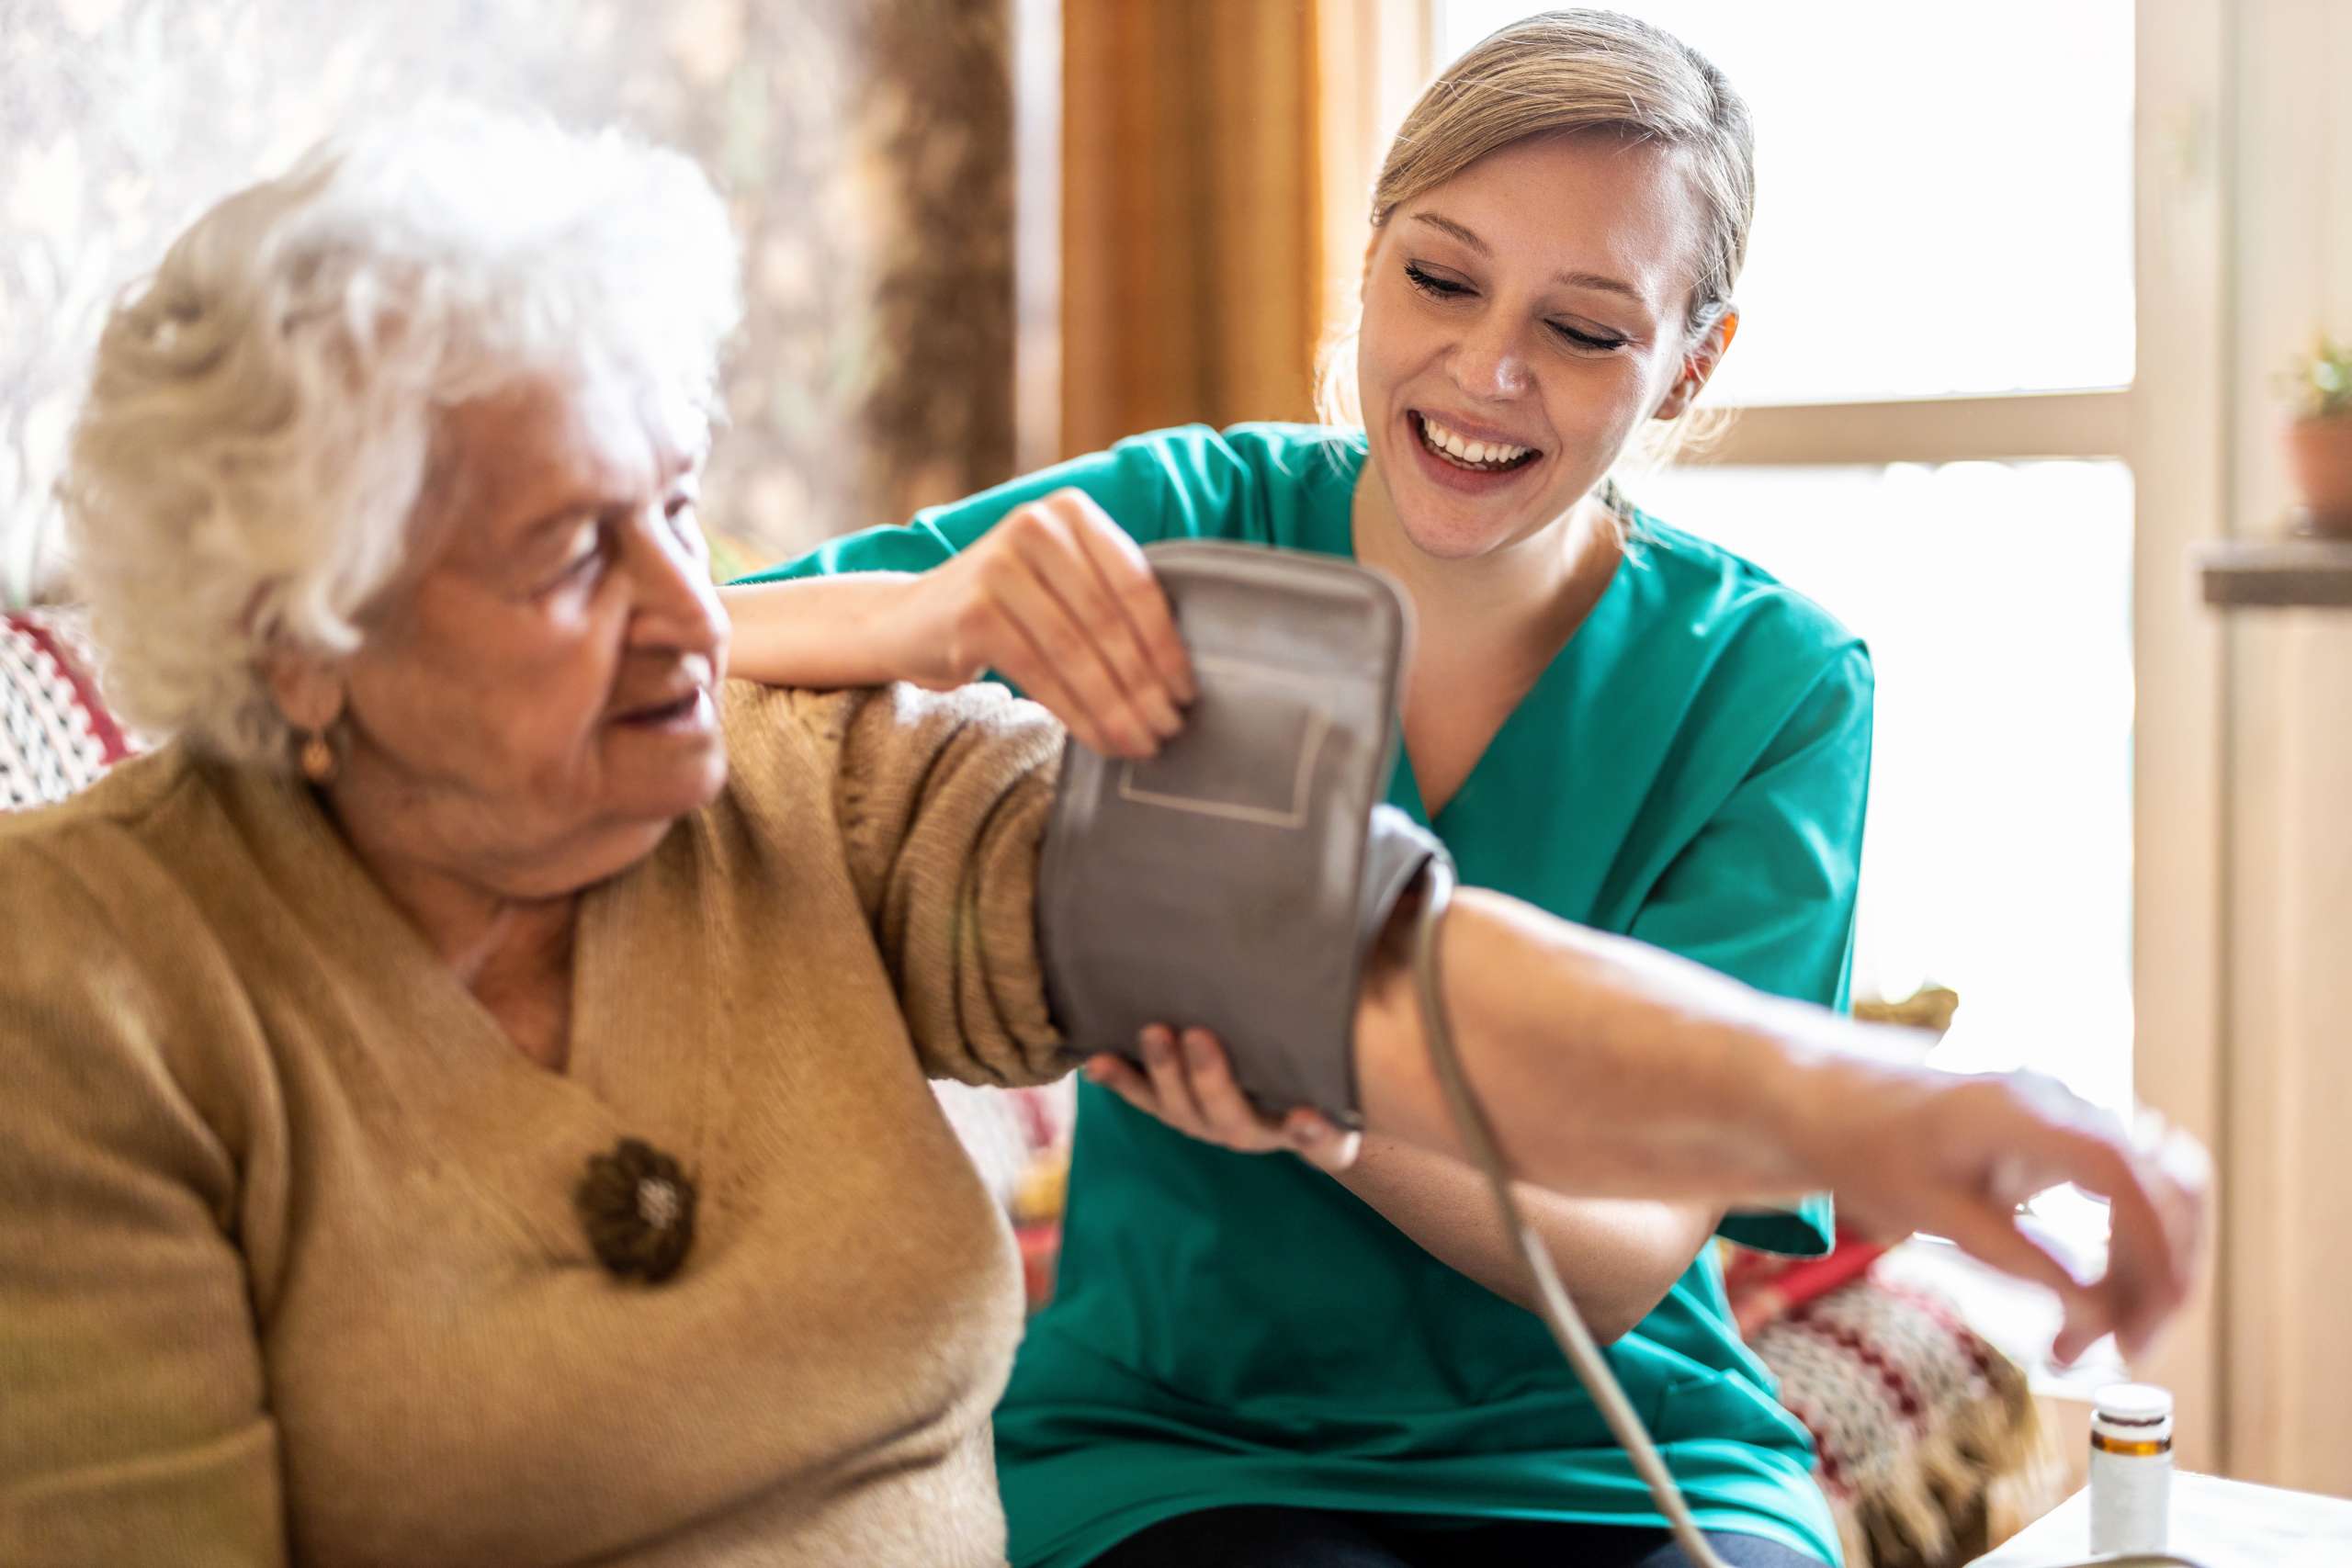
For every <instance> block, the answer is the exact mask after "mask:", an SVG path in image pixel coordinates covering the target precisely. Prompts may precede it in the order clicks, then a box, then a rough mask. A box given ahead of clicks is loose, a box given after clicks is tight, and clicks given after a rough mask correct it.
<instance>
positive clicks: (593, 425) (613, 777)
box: [339, 378, 727, 894]
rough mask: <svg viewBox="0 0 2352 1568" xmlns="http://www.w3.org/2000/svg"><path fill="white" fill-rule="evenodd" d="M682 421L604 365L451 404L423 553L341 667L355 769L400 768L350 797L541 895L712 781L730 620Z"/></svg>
mask: <svg viewBox="0 0 2352 1568" xmlns="http://www.w3.org/2000/svg"><path fill="white" fill-rule="evenodd" d="M685 424H686V422H684V421H678V420H664V419H662V418H661V417H659V413H658V411H657V410H656V409H655V408H654V407H653V406H652V405H650V404H649V403H648V402H646V401H645V400H641V399H640V398H639V397H637V396H636V395H634V390H633V389H631V388H630V387H628V385H626V384H625V383H622V382H620V381H617V380H615V379H613V378H605V379H604V380H601V381H592V382H585V383H582V382H571V383H563V382H557V381H551V380H537V381H532V382H528V383H525V384H523V385H521V386H519V387H517V388H515V389H512V390H510V391H507V392H504V393H502V394H500V395H498V396H496V397H492V398H489V399H485V400H481V401H480V402H476V403H472V404H469V405H466V406H464V407H462V408H460V409H458V410H457V411H455V412H454V413H453V415H452V423H451V425H450V428H449V432H448V434H449V441H448V443H447V461H446V462H445V463H444V464H443V465H442V471H443V472H444V473H445V474H447V475H448V476H449V483H448V485H447V492H446V493H445V494H444V495H443V496H442V497H441V498H440V499H439V500H438V502H434V503H429V504H431V505H434V506H435V507H436V508H437V515H435V513H428V516H427V520H426V521H427V526H426V528H425V530H424V547H425V549H426V550H427V551H428V552H429V554H428V556H427V558H426V563H425V565H424V569H423V570H422V572H421V574H420V575H419V576H418V577H417V578H416V579H415V581H413V585H412V586H410V587H408V588H407V589H406V590H405V591H403V592H399V593H396V594H395V595H394V597H393V599H392V601H391V602H390V604H389V605H388V606H387V609H386V612H385V614H384V616H383V618H382V620H381V622H380V624H379V626H376V627H375V628H373V629H372V630H371V633H370V635H369V637H368V640H367V642H366V643H365V644H364V645H363V647H362V649H361V650H360V651H359V652H358V653H357V654H356V655H355V656H354V657H353V659H352V660H351V662H350V664H349V665H348V667H347V669H346V671H345V690H346V693H347V701H348V707H347V716H348V719H349V722H350V726H351V730H352V747H351V755H350V757H349V759H348V761H346V763H345V774H346V782H347V783H348V784H353V785H356V784H358V783H359V782H360V780H359V777H358V776H356V775H361V774H362V773H363V772H364V771H368V770H372V771H373V772H374V773H377V774H378V775H379V778H378V779H377V780H376V782H377V783H378V784H386V783H389V784H390V785H391V786H392V787H391V788H390V790H389V791H387V790H384V789H381V788H371V789H369V790H368V791H367V792H366V793H365V795H361V794H359V793H358V792H357V791H356V789H355V790H353V791H351V792H349V794H350V797H351V798H355V799H356V798H365V799H367V800H369V801H383V800H390V802H391V803H392V804H393V806H394V807H395V808H396V809H399V808H405V807H410V806H413V808H414V810H415V811H416V812H417V813H418V814H420V815H422V816H424V817H426V818H429V819H430V821H431V823H432V828H431V829H430V834H431V837H432V839H433V840H434V841H433V844H432V845H431V847H430V852H432V853H435V854H436V855H445V854H446V855H454V856H457V857H460V858H464V859H467V860H468V861H469V862H470V863H471V865H472V868H473V870H474V871H475V872H476V873H477V874H484V875H486V877H487V879H488V880H491V881H493V882H503V883H504V884H506V885H507V890H509V891H512V892H515V893H517V894H547V893H553V892H560V891H566V890H568V889H566V888H565V887H563V886H558V885H560V884H562V883H566V882H574V884H575V885H577V883H576V881H575V879H579V880H586V879H593V878H594V877H596V876H601V875H605V874H610V873H611V872H612V871H614V870H616V869H618V867H619V866H620V865H623V864H626V863H628V861H630V860H633V859H635V858H637V857H638V856H639V855H641V854H643V853H645V852H647V851H648V850H650V848H651V847H652V845H653V843H654V842H656V841H658V840H659V838H660V836H661V834H662V830H663V829H666V828H667V827H668V825H669V824H670V822H671V821H672V820H673V819H674V818H677V817H678V816H680V815H681V814H683V813H685V812H689V811H693V810H695V809H696V808H698V807H702V806H705V805H707V804H708V803H709V801H710V800H711V799H712V798H713V797H714V796H716V795H717V794H718V789H719V787H720V785H721V784H723V783H724V782H725V780H726V774H727V751H726V746H725V742H724V741H723V739H721V736H720V733H719V728H718V711H717V703H718V683H719V682H720V680H721V679H722V677H723V676H724V674H725V671H726V659H727V620H726V615H725V613H724V612H723V611H722V610H721V609H720V608H719V605H718V598H717V595H716V594H715V593H714V592H713V591H712V588H711V583H710V579H709V569H708V565H707V560H706V557H705V553H704V548H705V547H704V544H703V539H702V534H701V529H700V525H699V524H698V523H697V522H696V519H695V486H696V483H697V467H698V462H699V458H700V457H701V453H700V451H699V450H698V449H695V447H697V446H698V445H699V442H698V436H697V438H696V440H695V443H694V444H693V445H692V446H690V445H689V444H688V442H687V441H686V439H685V437H684V436H683V435H682V434H676V433H675V432H676V431H677V429H678V427H680V426H684V425H685ZM343 794H344V792H341V791H340V790H339V798H343ZM550 884H554V885H550Z"/></svg>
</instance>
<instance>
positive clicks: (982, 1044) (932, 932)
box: [793, 685, 1076, 1084]
mask: <svg viewBox="0 0 2352 1568" xmlns="http://www.w3.org/2000/svg"><path fill="white" fill-rule="evenodd" d="M793 711H794V713H795V715H796V716H797V717H798V719H799V720H800V722H801V723H802V724H803V725H805V726H807V727H808V728H809V730H810V732H811V733H812V734H813V735H814V736H815V737H816V738H817V739H818V740H819V741H820V744H821V745H822V746H823V747H824V748H825V749H826V750H827V751H828V752H829V753H830V757H831V768H832V798H833V808H834V814H835V817H836V818H837V820H838V822H839V825H840V830H841V837H842V845H843V848H844V851H845V853H846V855H847V859H848V863H849V868H850V875H851V878H852V880H853V881H854V883H855V885H856V888H857V896H858V900H859V902H860V904H861V905H862V906H863V907H864V908H865V915H866V918H867V919H868V920H869V921H871V922H872V924H873V927H874V935H875V940H876V943H877V944H878V945H879V947H880V948H881V951H882V957H883V961H884V963H885V964H887V965H888V968H889V972H890V976H891V978H892V980H893V982H894V983H895V984H896V986H897V988H898V995H899V1006H900V1008H901V1010H903V1011H904V1012H905V1014H906V1019H907V1024H908V1028H909V1031H910V1033H911V1034H912V1036H913V1038H914V1043H915V1049H916V1051H917V1052H918V1053H919V1054H920V1055H922V1062H923V1066H924V1069H925V1071H927V1072H929V1073H930V1074H931V1075H932V1076H933V1077H952V1078H960V1079H962V1080H963V1081H965V1082H967V1083H977V1084H1028V1083H1039V1082H1043V1081H1045V1080H1046V1079H1048V1078H1053V1077H1060V1076H1061V1075H1062V1074H1063V1073H1065V1072H1068V1071H1069V1069H1070V1068H1071V1067H1072V1066H1076V1058H1075V1056H1073V1055H1069V1053H1067V1052H1066V1051H1065V1049H1064V1046H1063V1043H1062V1038H1061V1035H1060V1033H1059V1032H1057V1031H1056V1029H1055V1028H1054V1024H1053V1020H1052V1018H1051V1016H1050V1013H1049V1010H1048V1008H1047V1005H1046V989H1045V976H1044V971H1043V969H1042V967H1041V965H1040V963H1039V956H1038V950H1037V934H1036V903H1037V856H1038V852H1039V849H1040V847H1041V845H1042V844H1043V841H1044V835H1045V829H1046V815H1047V812H1048V811H1049V809H1050V808H1051V807H1052V804H1053V794H1054V773H1055V768H1056V766H1057V763H1058V761H1059V760H1060V757H1061V746H1062V730H1061V728H1060V726H1058V725H1057V724H1056V723H1055V722H1054V721H1053V719H1052V718H1051V717H1050V716H1047V715H1046V711H1045V710H1044V709H1042V708H1040V707H1038V706H1036V705H1035V704H1032V703H1026V702H1022V701H1020V700H1018V699H1015V698H1013V697H1011V696H1009V695H1008V694H1005V693H1004V692H1003V691H1001V690H1000V689H998V688H995V687H991V686H984V685H975V686H966V687H963V688H960V689H958V690H956V691H953V692H944V693H939V692H925V691H921V690H918V689H917V688H915V687H912V686H906V685H898V686H885V687H876V688H869V689H866V690H862V691H852V692H836V693H823V694H815V693H799V694H794V704H793Z"/></svg>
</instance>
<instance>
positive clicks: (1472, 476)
mask: <svg viewBox="0 0 2352 1568" xmlns="http://www.w3.org/2000/svg"><path fill="white" fill-rule="evenodd" d="M1704 219H1705V214H1704V212H1703V211H1702V202H1701V198H1700V197H1699V195H1698V193H1697V192H1696V191H1695V190H1694V189H1693V188H1692V187H1691V182H1690V180H1689V179H1688V178H1687V176H1686V175H1685V173H1684V170H1683V167H1682V164H1681V162H1680V158H1679V155H1678V154H1677V153H1676V152H1673V151H1672V150H1671V149H1667V148H1661V147H1659V146H1658V145H1657V143H1655V142H1650V141H1632V140H1628V139H1625V138H1623V137H1620V136H1617V135H1614V134H1610V133H1589V134H1582V135H1573V134H1572V135H1554V136H1542V137H1535V138H1532V139H1530V140H1528V141H1521V142H1517V143H1514V144H1512V145H1510V146H1507V147H1504V148H1502V149H1500V150H1499V151H1498V152H1492V153H1489V154H1488V155H1487V156H1486V157H1484V158H1482V159H1480V160H1479V161H1478V162H1476V164H1472V165H1471V166H1470V167H1469V168H1467V169H1465V170H1464V171H1463V172H1462V173H1461V174H1459V175H1455V176H1454V177H1453V178H1452V179H1450V180H1447V181H1445V182H1444V183H1443V184H1442V185H1438V186H1433V187H1431V188H1430V189H1429V190H1427V191H1425V192H1423V193H1422V194H1421V195H1419V196H1418V197H1414V198H1413V199H1411V200H1409V201H1407V202H1405V203H1403V204H1401V205H1400V206H1399V207H1398V208H1397V209H1396V210H1395V211H1394V212H1392V213H1391V214H1390V215H1389V218H1388V220H1387V221H1386V222H1385V224H1384V225H1382V227H1381V229H1380V231H1379V232H1378V233H1377V234H1376V235H1375V237H1374V242H1373V247H1372V253H1371V256H1370V261H1369V265H1368V267H1367V276H1366V280H1365V284H1364V304H1363V332H1362V336H1361V339H1360V342H1359V345H1358V348H1357V390H1358V395H1359V397H1360V398H1361V400H1362V407H1363V418H1364V425H1365V430H1366V433H1367V435H1368V437H1369V440H1370V446H1371V457H1370V466H1371V468H1372V469H1373V471H1374V476H1376V478H1377V479H1378V480H1379V482H1380V483H1381V484H1382V486H1383V487H1384V489H1385V495H1386V498H1387V500H1388V502H1389V503H1390V510H1391V512H1392V513H1393V516H1394V519H1395V522H1396V524H1397V526H1398V528H1399V530H1400V531H1401V532H1402V534H1403V535H1404V536H1405V538H1406V539H1407V540H1408V541H1409V542H1410V544H1411V545H1412V546H1413V547H1415V548H1416V549H1417V550H1419V551H1420V552H1422V553H1424V554H1426V555H1430V556H1433V557H1437V558H1444V559H1462V558H1475V557H1478V556H1484V555H1487V554H1489V553H1491V552H1493V551H1496V550H1498V549H1501V548H1505V547H1509V546H1510V545H1513V544H1516V543H1518V542H1520V541H1521V540H1524V539H1527V538H1529V537H1531V536H1533V535H1535V534H1537V533H1540V532H1541V531H1543V530H1544V528H1545V527H1547V526H1549V525H1551V524H1553V523H1555V522H1556V521H1558V520H1559V519H1561V518H1562V517H1564V516H1566V514H1567V513H1569V512H1570V511H1571V509H1573V508H1574V507H1575V506H1576V504H1577V502H1578V501H1579V500H1581V499H1582V498H1583V497H1584V496H1585V495H1586V494H1587V493H1588V492H1589V491H1591V490H1592V489H1593V488H1594V487H1595V486H1596V485H1598V484H1599V483H1600V480H1601V479H1602V478H1603V477H1604V476H1605V475H1606V474H1607V473H1608V471H1609V467H1610V465H1611V463H1613V462H1614V461H1615V460H1616V458H1617V457H1618V454H1619V453H1620V452H1621V451H1622V450H1623V447H1624V446H1625V443H1626V441H1627V440H1628V439H1629V438H1631V436H1632V435H1633V434H1634V431H1635V430H1636V429H1637V428H1638V427H1639V426H1640V425H1641V423H1642V422H1643V421H1645V420H1647V419H1652V418H1657V419H1671V418H1674V417H1675V416H1677V415H1678V414H1679V413H1680V412H1682V410H1683V409H1684V408H1685V407H1686V406H1687V405H1688V404H1689V402H1690V400H1691V398H1692V397H1694V396H1696V395H1697V392H1698V390H1699V389H1700V387H1702V386H1703V385H1704V384H1705V381H1706V378H1707V376H1708V375H1709V374H1710V373H1711V372H1712V371H1713V367H1714V364H1715V361H1716V360H1717V359H1718V358H1720V357H1721V355H1722V352H1723V349H1724V345H1725V344H1727V343H1728V342H1729V339H1730V331H1731V327H1732V325H1733V320H1732V319H1731V318H1728V317H1726V318H1725V319H1724V321H1723V322H1722V323H1721V324H1719V325H1718V326H1716V327H1714V328H1713V329H1712V330H1710V331H1709V332H1708V333H1704V334H1702V336H1701V337H1700V338H1699V339H1698V340H1697V341H1696V342H1694V341H1693V340H1692V337H1691V332H1690V330H1689V324H1688V322H1689V317H1688V308H1689V304H1690V297H1691V279H1692V276H1693V273H1694V270H1695V264H1696V260H1697V257H1698V255H1699V249H1700V245H1701V243H1702V236H1703V233H1704V227H1703V225H1704Z"/></svg>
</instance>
